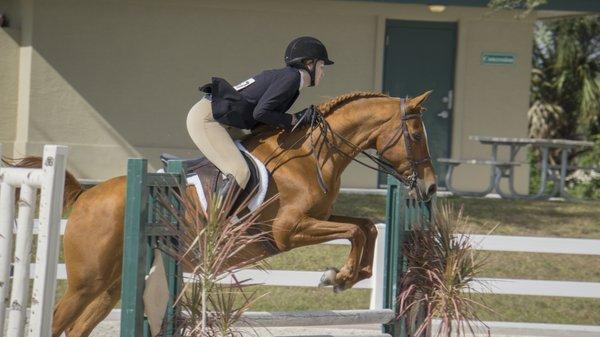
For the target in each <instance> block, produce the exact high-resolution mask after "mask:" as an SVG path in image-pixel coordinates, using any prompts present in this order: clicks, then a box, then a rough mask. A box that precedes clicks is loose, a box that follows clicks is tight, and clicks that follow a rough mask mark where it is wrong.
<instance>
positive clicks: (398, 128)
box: [375, 91, 437, 200]
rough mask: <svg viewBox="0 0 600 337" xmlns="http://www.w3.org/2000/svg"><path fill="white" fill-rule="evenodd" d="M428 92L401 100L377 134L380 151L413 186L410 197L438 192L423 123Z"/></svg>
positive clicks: (423, 197) (430, 195)
mask: <svg viewBox="0 0 600 337" xmlns="http://www.w3.org/2000/svg"><path fill="white" fill-rule="evenodd" d="M430 93H431V91H428V92H426V93H424V94H422V95H420V96H418V97H415V98H412V99H399V100H398V106H397V109H395V110H397V112H395V113H393V114H392V118H391V119H389V120H388V121H386V122H385V123H384V124H383V125H382V128H381V132H379V134H378V135H377V139H376V142H375V147H376V149H377V153H378V154H379V155H380V157H381V158H382V159H384V160H385V161H386V162H387V163H388V164H390V166H391V168H392V169H393V170H394V171H395V173H396V174H395V176H396V177H397V178H398V179H400V180H401V181H402V182H404V184H406V185H407V186H408V187H409V188H410V194H411V196H413V197H415V198H417V199H419V200H429V199H431V197H432V196H433V195H434V194H435V192H436V189H437V187H436V176H435V172H434V170H433V165H432V162H431V158H430V157H429V148H428V146H427V131H426V130H425V125H423V119H422V118H421V114H422V113H423V112H424V110H425V109H423V108H422V107H421V105H422V104H423V102H424V101H425V100H426V99H427V97H429V94H430Z"/></svg>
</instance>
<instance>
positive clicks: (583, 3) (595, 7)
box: [359, 0, 600, 12]
mask: <svg viewBox="0 0 600 337" xmlns="http://www.w3.org/2000/svg"><path fill="white" fill-rule="evenodd" d="M359 1H371V2H386V3H398V4H421V5H445V6H468V7H487V4H488V3H489V0H359ZM538 9H539V10H552V11H569V12H600V0H548V3H547V4H545V5H543V6H540V7H538Z"/></svg>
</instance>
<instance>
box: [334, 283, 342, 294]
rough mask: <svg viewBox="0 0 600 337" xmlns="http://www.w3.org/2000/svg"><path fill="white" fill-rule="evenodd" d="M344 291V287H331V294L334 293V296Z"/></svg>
mask: <svg viewBox="0 0 600 337" xmlns="http://www.w3.org/2000/svg"><path fill="white" fill-rule="evenodd" d="M344 290H345V289H344V287H343V286H341V285H335V286H333V293H335V294H339V293H341V292H342V291H344Z"/></svg>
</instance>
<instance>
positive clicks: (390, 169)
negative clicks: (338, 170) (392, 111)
mask: <svg viewBox="0 0 600 337" xmlns="http://www.w3.org/2000/svg"><path fill="white" fill-rule="evenodd" d="M400 113H401V114H402V117H401V119H400V121H401V122H400V128H399V129H398V130H397V131H396V132H395V133H394V135H393V136H392V137H390V139H389V140H388V141H387V142H386V145H385V146H384V147H383V149H382V150H381V151H378V152H376V153H377V156H375V155H372V154H370V153H368V152H367V151H366V150H363V149H361V148H359V147H358V146H357V145H356V144H354V143H352V142H351V141H350V140H348V139H347V138H345V137H344V136H342V135H340V134H339V133H337V132H335V131H334V130H333V129H332V128H331V126H330V125H329V123H328V122H327V120H326V119H325V117H324V116H323V114H321V113H319V112H316V113H314V114H313V118H312V120H311V121H310V124H309V127H308V130H307V132H306V135H305V136H303V137H301V138H300V139H298V141H297V142H299V141H303V140H305V139H306V137H309V136H310V139H311V146H312V154H313V156H314V157H315V160H316V165H317V178H318V182H319V186H320V187H321V189H322V190H323V192H324V193H327V186H326V184H325V180H324V179H323V172H322V170H321V165H320V164H319V152H320V149H319V150H318V151H317V149H316V146H315V145H316V143H317V141H318V140H319V138H321V137H322V138H323V143H322V145H323V144H327V145H328V146H329V148H331V149H333V150H335V151H336V152H337V153H339V154H341V155H342V156H344V157H346V158H348V159H350V160H352V161H355V162H357V163H359V164H361V165H363V166H365V167H368V168H370V169H373V170H376V171H378V172H382V173H386V174H389V175H391V176H393V177H394V178H396V179H398V180H399V181H400V182H401V183H402V184H403V185H405V186H406V187H407V188H409V189H413V188H415V187H416V185H417V179H418V174H417V167H418V166H419V165H421V164H424V163H427V162H429V161H431V157H430V156H429V155H427V157H425V158H423V159H421V160H414V159H413V149H414V147H413V145H414V143H415V142H416V141H415V139H414V138H413V136H412V135H411V134H410V132H409V131H408V124H407V121H408V120H411V119H419V120H421V121H422V114H421V113H418V114H410V115H407V114H406V100H405V99H400ZM315 129H320V131H321V132H320V133H319V136H318V137H317V139H316V140H315V139H313V134H314V132H312V131H313V130H315ZM328 134H331V136H332V137H331V139H332V140H333V142H332V141H331V140H330V139H329V137H327V135H328ZM402 136H404V137H405V141H404V146H405V149H406V155H407V160H408V164H409V165H410V174H409V175H408V176H404V175H402V174H399V173H398V172H397V171H396V170H395V169H394V166H393V165H392V164H391V163H390V162H389V161H387V160H386V159H384V158H383V154H384V152H385V151H387V150H388V149H389V148H390V147H391V146H392V145H393V144H395V143H396V142H397V141H399V140H400V138H402ZM336 140H339V141H341V142H342V143H344V144H345V145H346V146H348V147H350V148H351V154H348V153H346V152H344V151H343V150H341V149H340V147H339V146H338V144H336ZM297 142H296V143H297ZM322 145H321V147H322ZM358 153H362V154H364V155H365V156H366V157H367V158H369V159H370V160H371V161H373V162H374V163H376V164H377V166H374V165H371V164H369V163H365V162H363V161H361V160H359V159H357V158H356V156H357V155H358Z"/></svg>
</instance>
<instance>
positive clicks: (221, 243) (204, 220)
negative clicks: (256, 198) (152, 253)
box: [159, 186, 276, 337]
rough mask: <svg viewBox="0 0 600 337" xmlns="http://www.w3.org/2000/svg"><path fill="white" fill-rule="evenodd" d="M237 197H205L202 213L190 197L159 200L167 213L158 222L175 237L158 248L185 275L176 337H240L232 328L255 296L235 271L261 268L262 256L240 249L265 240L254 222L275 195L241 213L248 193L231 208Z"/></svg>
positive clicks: (234, 192) (165, 196)
mask: <svg viewBox="0 0 600 337" xmlns="http://www.w3.org/2000/svg"><path fill="white" fill-rule="evenodd" d="M179 191H186V187H185V186H180V187H179ZM238 194H239V190H238V189H235V188H232V189H229V190H228V193H224V192H223V191H219V192H216V193H209V194H208V196H207V207H206V209H203V208H202V206H201V205H200V204H199V202H198V201H197V200H195V199H194V198H192V196H191V195H192V194H189V193H185V192H184V193H178V192H174V193H173V194H172V195H169V194H167V193H163V194H162V195H160V196H159V201H160V202H161V204H162V205H163V206H164V207H165V209H166V210H167V212H166V214H163V215H162V216H161V223H162V224H163V225H164V226H165V227H167V229H168V230H169V231H170V232H171V233H172V234H173V235H172V238H173V239H174V240H168V241H166V242H164V243H163V244H162V245H161V248H162V249H163V251H165V252H166V253H167V254H169V255H170V256H172V257H173V258H175V259H176V260H177V261H178V263H179V265H180V266H181V267H182V268H183V270H188V271H190V273H189V274H188V275H189V276H188V279H187V280H186V281H187V282H186V284H185V286H184V287H183V290H182V291H181V293H180V294H179V296H178V298H177V301H176V303H175V304H176V305H177V306H178V307H179V310H178V312H180V313H181V317H180V318H181V319H179V320H178V322H176V325H177V330H178V333H179V335H181V336H194V337H208V336H238V335H241V333H240V332H239V331H237V330H236V329H235V327H234V324H235V323H240V322H241V321H243V317H242V315H243V313H244V312H245V311H246V310H248V309H249V308H250V306H251V305H252V304H253V303H254V302H255V301H256V300H257V299H258V298H259V297H260V296H259V295H258V294H257V293H256V292H252V291H248V290H247V287H248V286H251V285H252V284H251V280H249V279H245V280H240V279H238V278H237V277H236V275H235V273H236V272H238V271H239V270H241V269H247V268H258V269H264V268H265V267H266V265H265V262H263V261H262V257H261V256H248V254H247V253H244V251H245V250H246V248H248V247H249V246H252V245H256V244H257V243H259V242H261V241H263V240H268V238H267V237H266V236H265V234H264V232H262V231H259V230H256V226H258V225H259V223H258V222H257V219H258V216H259V214H260V213H261V212H262V210H264V208H265V207H267V206H268V205H270V204H271V202H273V201H274V200H275V199H276V197H273V198H271V199H269V200H267V201H265V202H264V203H263V205H262V206H261V207H259V208H258V209H256V210H254V211H251V212H247V213H245V214H242V213H243V211H244V210H245V209H246V206H247V205H248V202H249V201H250V199H251V197H252V195H251V196H249V197H247V198H246V200H245V201H244V202H242V203H241V205H239V206H236V205H235V201H236V198H237V196H238ZM176 205H180V206H181V207H176ZM173 219H174V220H176V221H173ZM245 323H246V325H249V324H248V322H245Z"/></svg>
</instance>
